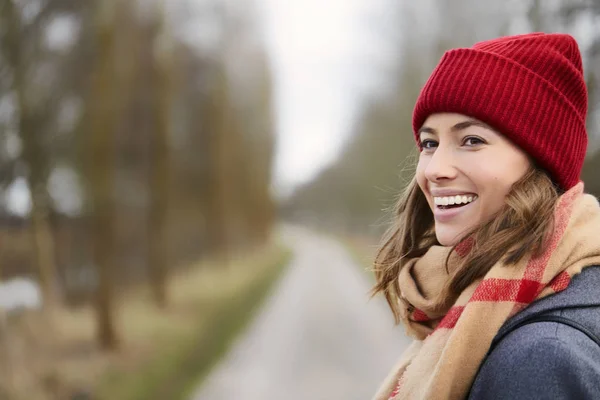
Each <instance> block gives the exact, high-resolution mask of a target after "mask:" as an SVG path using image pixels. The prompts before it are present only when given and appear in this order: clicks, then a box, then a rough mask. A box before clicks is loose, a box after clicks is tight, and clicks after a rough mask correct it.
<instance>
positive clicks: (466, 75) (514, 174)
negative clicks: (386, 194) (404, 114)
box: [373, 33, 600, 400]
mask: <svg viewBox="0 0 600 400" xmlns="http://www.w3.org/2000/svg"><path fill="white" fill-rule="evenodd" d="M586 111H587V92H586V88H585V83H584V80H583V71H582V66H581V56H580V53H579V50H578V47H577V43H576V42H575V40H574V39H573V38H572V37H571V36H569V35H564V34H542V33H535V34H528V35H519V36H509V37H503V38H499V39H495V40H491V41H487V42H481V43H478V44H476V45H475V46H473V47H472V48H468V49H454V50H450V51H448V52H446V53H445V54H444V56H443V57H442V59H441V61H440V63H439V64H438V66H437V67H436V69H435V70H434V71H433V73H432V75H431V77H430V78H429V80H428V81H427V83H426V84H425V87H424V88H423V90H422V91H421V94H420V96H419V98H418V99H417V104H416V106H415V109H414V113H413V131H414V135H415V140H416V142H417V145H418V147H419V150H420V155H419V161H418V165H417V169H416V174H415V177H414V178H413V180H412V182H411V183H410V184H409V185H408V187H407V188H406V191H405V193H404V196H402V198H401V199H400V200H399V202H398V204H397V206H396V210H395V213H396V215H395V217H394V220H393V224H392V227H391V228H390V230H389V231H388V233H387V235H386V236H385V238H384V240H383V242H382V245H381V247H380V249H379V251H378V254H377V256H376V259H375V265H374V269H375V276H376V279H377V282H376V285H375V287H374V289H373V294H377V293H379V292H381V293H383V294H384V295H385V297H386V299H387V301H388V304H389V305H390V308H391V310H392V312H393V314H394V317H395V319H396V322H398V323H402V324H403V325H404V326H405V328H406V331H407V333H408V334H409V335H411V336H412V337H414V339H415V341H414V342H413V344H412V345H411V346H410V347H409V348H408V349H407V350H406V352H405V353H404V354H403V356H402V357H401V359H400V361H399V363H398V365H397V366H396V367H395V368H394V369H393V370H392V372H391V373H390V375H389V377H388V379H386V381H385V382H384V384H383V385H382V387H381V389H380V390H379V392H378V393H377V394H376V396H375V399H377V400H388V399H394V400H398V399H464V398H469V399H521V398H553V399H574V398H577V399H582V398H594V397H595V396H597V393H599V392H600V346H599V344H600V339H597V338H599V337H600V266H599V265H600V239H599V236H598V230H599V229H600V206H599V204H598V201H597V200H596V199H595V198H594V197H593V196H591V195H588V194H584V192H583V183H582V182H580V179H579V175H580V173H581V167H582V164H583V159H584V156H585V151H586V146H587V134H586V131H585V117H586ZM576 354H585V355H586V357H579V356H575V355H576ZM564 371H570V374H569V379H568V380H565V379H563V375H564Z"/></svg>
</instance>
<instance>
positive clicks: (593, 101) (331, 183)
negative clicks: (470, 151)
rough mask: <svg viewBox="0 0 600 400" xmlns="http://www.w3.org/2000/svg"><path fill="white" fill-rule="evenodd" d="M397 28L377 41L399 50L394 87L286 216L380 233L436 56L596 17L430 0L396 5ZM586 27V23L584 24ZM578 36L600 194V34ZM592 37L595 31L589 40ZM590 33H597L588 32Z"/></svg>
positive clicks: (593, 185) (564, 7)
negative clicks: (501, 37) (415, 108)
mask: <svg viewBox="0 0 600 400" xmlns="http://www.w3.org/2000/svg"><path fill="white" fill-rule="evenodd" d="M390 15H392V18H394V19H395V20H396V21H401V22H400V23H397V24H395V25H394V26H395V27H400V28H399V29H398V28H397V29H396V30H393V29H387V30H383V29H382V30H381V37H382V41H386V42H387V43H390V46H389V49H390V50H389V51H393V52H396V54H397V57H395V59H396V60H398V63H397V65H396V66H395V68H394V69H393V70H392V72H391V74H390V76H389V80H390V82H391V83H390V85H389V87H391V88H392V89H389V88H387V89H388V90H386V91H382V92H381V93H382V94H381V95H380V96H379V97H376V98H375V99H374V100H372V101H370V102H369V103H367V104H366V105H365V106H364V107H363V109H362V115H361V117H360V118H359V119H358V121H359V122H358V123H357V124H356V125H355V126H354V129H353V131H352V135H351V139H350V140H349V142H348V143H347V144H346V146H345V148H344V149H343V150H342V151H341V153H340V155H339V159H338V161H337V162H336V163H334V164H333V165H332V166H330V167H329V168H327V169H325V170H324V171H323V172H322V173H321V174H320V175H319V176H318V177H317V178H316V179H315V180H314V181H312V182H310V183H309V184H307V185H304V186H303V187H301V188H299V189H298V190H297V191H296V192H295V194H294V195H293V196H292V197H291V198H290V200H289V201H288V202H287V203H286V204H285V205H284V207H283V212H284V214H285V215H287V216H288V217H291V218H297V219H304V220H308V221H309V222H312V223H317V224H319V225H326V226H327V227H329V228H333V229H337V230H345V231H352V232H356V233H361V234H368V233H370V234H374V235H379V234H380V233H381V232H382V230H383V229H384V228H385V226H386V223H387V217H388V215H387V214H386V213H385V212H383V211H384V210H386V209H388V208H389V207H390V206H391V205H392V204H393V203H394V200H395V198H396V195H397V194H398V193H399V192H400V190H401V188H402V186H403V185H404V184H405V183H407V180H409V179H410V177H411V176H412V174H413V172H414V166H415V165H416V156H417V152H416V148H415V144H414V140H413V135H412V133H411V129H412V127H411V117H412V109H413V106H414V102H415V100H416V98H417V96H418V93H419V90H420V88H421V87H422V85H423V84H424V82H425V80H426V79H427V77H428V75H429V73H430V72H431V70H432V69H433V68H434V66H435V64H436V63H437V61H438V60H439V57H440V56H441V54H442V53H443V52H444V51H445V50H446V49H448V48H453V47H468V46H471V45H472V44H473V43H474V42H476V41H481V40H485V39H490V38H493V37H496V36H499V35H503V34H516V33H524V32H527V31H548V32H552V31H562V32H573V33H576V32H581V31H582V29H581V27H582V26H584V25H586V24H589V23H590V21H592V23H591V26H592V27H593V26H594V25H593V21H594V20H597V18H598V17H599V16H600V7H599V3H598V2H595V1H586V0H569V1H562V2H542V1H538V0H531V1H528V2H522V1H518V2H517V1H514V2H513V1H510V2H505V3H502V4H496V5H493V4H488V3H485V4H482V3H481V2H478V1H476V0H459V1H456V0H452V1H449V0H432V1H428V2H423V3H419V4H409V3H408V2H404V3H398V5H397V8H396V9H394V10H390ZM588 28H590V27H589V26H588ZM588 32H589V34H586V35H585V36H583V37H578V39H584V40H581V43H582V45H583V44H585V46H584V47H583V46H582V51H583V53H584V63H585V72H586V80H587V84H588V88H589V96H590V101H589V117H588V132H589V136H590V154H589V155H588V160H587V162H586V166H585V169H584V172H583V179H584V181H585V182H586V187H587V190H588V191H590V192H592V193H595V194H596V195H600V175H598V173H597V171H599V168H600V153H595V152H594V150H595V149H597V148H598V137H597V133H598V131H599V130H600V92H599V91H598V89H597V88H598V84H599V83H600V70H599V69H598V68H599V67H600V51H599V50H600V33H599V32H598V30H597V29H595V30H594V29H590V30H589V31H588ZM589 35H592V36H591V37H590V36H589ZM593 35H595V36H593Z"/></svg>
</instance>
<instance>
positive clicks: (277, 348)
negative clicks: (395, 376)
mask: <svg viewBox="0 0 600 400" xmlns="http://www.w3.org/2000/svg"><path fill="white" fill-rule="evenodd" d="M284 237H285V240H286V241H287V242H288V243H289V245H290V246H291V247H292V249H293V251H294V258H293V260H292V264H291V265H290V266H289V269H288V271H287V272H286V273H285V275H284V276H283V278H282V279H281V281H280V282H279V284H278V286H277V288H276V289H275V290H274V291H273V294H272V296H271V298H270V299H268V300H267V302H266V304H265V306H264V308H263V309H262V310H261V312H260V313H259V314H258V316H257V318H256V319H255V321H254V322H253V324H252V325H251V326H250V328H249V329H248V331H247V332H246V334H245V335H243V336H242V337H241V338H240V340H239V341H238V342H237V343H235V345H234V346H233V348H232V350H231V351H230V353H229V354H228V355H227V356H226V357H225V358H224V359H223V361H222V362H221V363H220V364H219V365H217V367H216V368H215V370H214V371H213V373H212V374H211V375H209V377H208V378H207V380H206V381H205V384H204V386H203V387H201V388H198V390H197V391H196V393H195V394H194V395H193V396H192V400H226V399H227V400H232V399H236V400H238V399H239V400H276V399H286V400H334V399H340V400H353V399H355V400H365V399H370V398H371V396H372V395H373V393H374V392H375V390H376V388H377V386H378V385H379V383H380V382H381V380H382V379H383V378H384V377H385V375H386V374H387V372H388V370H389V368H390V367H391V366H392V364H393V363H394V362H395V361H396V359H397V357H398V356H399V355H400V353H401V352H402V350H403V349H404V348H405V347H406V346H407V345H408V342H409V340H408V339H407V338H406V337H405V336H404V334H403V331H402V328H399V327H393V323H392V318H391V313H390V312H389V311H388V310H387V309H386V307H387V306H386V305H385V301H383V299H382V298H377V299H374V300H371V301H369V300H368V296H367V292H368V290H369V289H370V286H371V283H370V282H369V279H368V276H367V275H366V273H363V272H362V271H361V267H359V266H358V265H356V263H355V262H354V260H353V259H352V258H351V256H350V255H349V254H348V253H347V251H346V250H345V249H344V247H343V246H342V245H341V244H340V243H338V242H336V241H335V240H332V239H331V238H329V237H326V236H319V235H316V234H314V233H311V232H309V231H306V230H303V229H299V228H287V229H286V230H285V232H284Z"/></svg>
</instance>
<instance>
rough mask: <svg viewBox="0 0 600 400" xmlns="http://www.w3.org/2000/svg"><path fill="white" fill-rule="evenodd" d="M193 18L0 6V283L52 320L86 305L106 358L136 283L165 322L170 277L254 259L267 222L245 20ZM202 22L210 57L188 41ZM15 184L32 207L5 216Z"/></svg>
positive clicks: (261, 74) (11, 0)
mask: <svg viewBox="0 0 600 400" xmlns="http://www.w3.org/2000/svg"><path fill="white" fill-rule="evenodd" d="M190 10H191V8H189V5H187V4H186V3H184V2H178V3H177V4H175V3H171V2H167V1H166V0H156V1H143V2H141V1H131V0H93V1H84V2H82V1H79V0H40V1H37V2H23V1H17V0H0V152H1V153H2V154H3V157H0V163H1V165H0V179H1V182H0V184H1V185H2V186H1V187H2V189H3V191H2V193H3V194H4V201H2V202H0V203H1V204H2V208H1V209H0V215H1V218H0V223H1V226H0V235H1V237H0V247H1V251H0V269H1V272H2V277H3V278H4V279H6V278H10V277H11V276H15V275H28V276H32V277H34V278H35V279H39V281H40V283H41V286H42V288H43V294H44V304H45V307H46V308H47V309H48V310H50V311H51V310H52V309H54V308H56V307H60V306H62V305H64V304H65V303H67V302H80V301H84V302H87V301H91V302H93V303H94V304H95V306H96V311H97V321H98V331H97V333H98V341H99V344H100V345H101V346H102V347H104V348H107V349H114V348H116V347H118V344H119V337H118V336H119V335H118V329H117V327H116V325H115V323H114V318H113V309H114V305H115V301H116V299H118V295H117V292H118V291H119V289H120V288H121V287H123V286H124V285H128V284H135V283H140V282H142V283H146V282H147V283H148V284H150V285H151V287H152V293H153V297H154V301H155V303H156V304H157V306H158V307H161V308H166V307H168V304H169V291H168V282H169V275H170V274H171V273H173V272H174V271H175V270H176V269H177V268H182V266H184V265H188V264H189V262H190V261H192V260H196V259H198V258H200V257H219V258H220V259H221V260H223V261H225V260H227V256H226V255H227V254H229V253H231V252H232V251H241V250H243V249H245V248H248V247H250V246H257V245H260V244H262V243H264V242H265V241H266V240H268V238H269V233H270V228H271V225H272V222H273V204H272V201H271V197H270V192H269V185H270V179H271V176H270V171H271V160H272V156H273V154H272V149H273V134H272V128H271V126H272V123H271V112H270V110H271V100H270V92H271V83H270V73H269V69H268V65H267V62H266V59H265V55H264V53H263V50H262V46H261V40H260V39H261V38H260V34H259V31H258V30H257V28H256V24H255V21H256V19H255V18H254V16H253V15H252V14H251V13H250V12H249V11H251V10H247V9H246V10H243V13H242V11H241V10H236V9H232V8H227V7H226V6H225V5H223V3H221V2H206V3H205V5H204V6H203V8H202V9H194V10H195V13H193V12H190ZM203 15H210V16H211V18H212V19H213V21H214V20H216V21H218V22H217V23H216V25H218V28H219V32H220V34H219V35H218V39H217V42H216V43H213V45H212V46H208V47H206V46H205V47H200V46H198V45H197V43H194V42H191V41H190V40H188V39H187V37H188V36H189V35H188V36H186V32H188V31H189V29H190V24H191V23H192V22H193V20H192V18H203ZM205 19H206V18H205ZM234 22H235V24H236V25H235V26H236V29H232V25H231V24H232V23H234ZM241 22H243V23H241ZM184 28H185V29H184ZM186 29H187V30H186ZM205 35H206V36H208V33H205ZM207 40H208V39H207ZM232 56H236V57H244V60H245V62H244V67H245V69H244V73H245V76H240V74H239V71H238V70H235V69H234V68H232V62H231V61H232V59H231V58H232ZM248 81H250V82H252V83H253V84H252V85H247V84H244V83H245V82H248ZM256 99H260V100H259V101H256ZM23 180H24V181H25V182H26V183H27V185H26V187H27V188H29V191H28V192H29V198H30V207H29V209H28V210H26V212H25V213H23V214H21V215H15V214H14V213H12V212H11V210H12V209H14V204H12V203H11V201H10V198H11V197H10V196H9V195H8V194H10V192H11V190H12V191H14V190H17V189H16V188H17V187H18V185H16V184H15V183H16V182H19V181H23Z"/></svg>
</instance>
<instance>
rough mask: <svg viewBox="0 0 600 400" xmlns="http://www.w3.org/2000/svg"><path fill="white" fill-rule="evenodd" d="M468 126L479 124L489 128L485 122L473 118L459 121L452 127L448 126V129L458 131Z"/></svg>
mask: <svg viewBox="0 0 600 400" xmlns="http://www.w3.org/2000/svg"><path fill="white" fill-rule="evenodd" d="M470 126H480V127H482V128H486V129H491V128H490V126H489V125H488V124H486V123H483V122H481V121H477V120H475V119H469V120H467V121H463V122H459V123H458V124H456V125H454V126H453V127H452V128H450V131H451V132H458V131H462V130H463V129H467V128H468V127H470Z"/></svg>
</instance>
